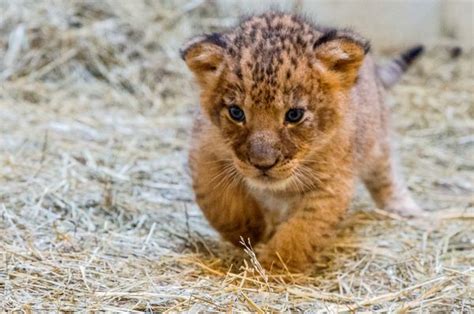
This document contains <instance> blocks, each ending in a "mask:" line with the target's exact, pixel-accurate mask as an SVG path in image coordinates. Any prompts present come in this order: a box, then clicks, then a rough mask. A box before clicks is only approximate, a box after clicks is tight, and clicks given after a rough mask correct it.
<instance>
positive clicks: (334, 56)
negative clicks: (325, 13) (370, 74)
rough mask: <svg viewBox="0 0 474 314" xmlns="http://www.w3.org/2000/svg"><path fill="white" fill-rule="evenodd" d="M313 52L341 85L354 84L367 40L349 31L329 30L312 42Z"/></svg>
mask: <svg viewBox="0 0 474 314" xmlns="http://www.w3.org/2000/svg"><path fill="white" fill-rule="evenodd" d="M313 48H314V53H315V56H316V59H317V60H319V61H320V62H321V63H322V64H323V66H324V67H325V68H326V70H328V71H331V72H333V73H334V74H336V76H337V78H338V80H339V82H340V84H341V86H343V87H345V88H350V87H352V86H353V85H354V83H355V81H356V79H357V73H358V71H359V68H360V66H361V65H362V62H363V61H364V57H365V55H366V54H367V52H369V50H370V45H369V42H368V41H367V40H365V39H363V38H362V37H360V36H358V35H357V34H355V33H352V32H349V31H338V30H330V31H328V32H326V33H325V34H323V35H322V36H321V37H320V38H319V39H318V40H317V41H316V42H315V43H314V46H313Z"/></svg>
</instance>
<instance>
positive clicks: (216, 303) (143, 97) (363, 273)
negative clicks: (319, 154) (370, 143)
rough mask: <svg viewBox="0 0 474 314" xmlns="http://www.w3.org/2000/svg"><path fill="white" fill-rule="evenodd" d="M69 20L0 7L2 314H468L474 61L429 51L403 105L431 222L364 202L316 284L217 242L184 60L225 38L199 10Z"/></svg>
mask: <svg viewBox="0 0 474 314" xmlns="http://www.w3.org/2000/svg"><path fill="white" fill-rule="evenodd" d="M75 3H76V4H73V2H72V1H71V2H69V1H65V0H64V1H41V2H36V1H0V12H2V18H1V19H0V121H1V122H0V260H1V262H0V309H2V310H14V309H23V310H39V309H43V310H47V309H49V310H59V309H61V310H86V309H87V310H98V309H102V310H114V311H115V310H136V311H143V310H150V311H152V310H156V311H163V310H167V309H171V310H203V309H212V310H222V311H226V310H248V311H259V312H260V311H269V310H276V311H281V310H298V309H303V310H304V309H306V310H307V309H312V310H316V309H322V310H327V311H330V312H335V311H344V310H351V309H352V310H361V311H362V310H384V311H386V310H388V311H396V310H402V312H403V311H406V310H421V311H423V312H431V311H435V310H441V311H455V312H466V313H468V312H471V311H472V306H473V304H472V299H473V290H472V287H473V286H474V279H473V277H474V268H473V265H474V227H473V218H474V158H473V157H472V156H474V135H473V134H474V71H473V58H474V54H473V53H472V51H467V52H465V53H464V54H463V55H462V56H461V57H460V58H458V59H456V60H453V59H451V58H450V55H449V53H448V50H447V49H446V48H445V47H436V48H432V49H431V50H430V51H429V52H428V55H427V56H426V57H424V59H422V60H421V62H419V63H418V64H417V65H416V66H415V67H414V68H413V69H412V70H411V71H410V73H409V74H408V75H407V76H406V77H405V79H404V81H403V82H402V83H401V84H400V85H399V86H398V87H397V88H395V89H394V91H393V92H392V101H391V104H392V107H393V108H392V109H393V121H394V125H395V127H396V130H397V131H398V133H399V136H398V140H397V143H398V146H399V150H400V152H401V154H400V155H401V162H402V164H403V165H404V172H405V176H406V177H407V181H408V184H409V186H410V189H411V190H412V191H413V193H414V195H415V197H416V199H417V200H418V202H419V203H420V205H422V206H423V207H424V208H425V209H426V210H427V211H428V212H429V213H430V215H429V218H427V219H423V220H416V219H413V220H406V219H403V218H401V217H398V216H396V215H393V214H390V213H386V212H383V211H379V210H374V209H373V205H372V203H371V202H370V200H369V199H368V198H367V195H366V193H365V191H363V189H360V193H358V196H357V198H356V200H355V201H354V204H353V206H352V209H351V211H350V212H349V214H348V217H347V220H346V221H345V223H344V224H343V226H341V230H340V232H339V236H338V238H337V240H336V242H335V244H334V246H333V247H331V248H329V249H328V250H327V251H326V252H324V253H323V254H322V255H321V260H320V262H319V263H318V264H317V265H315V268H314V270H313V271H312V272H311V274H309V275H304V276H303V275H296V274H295V275H292V274H288V275H285V276H272V275H270V274H264V273H260V272H259V271H258V270H255V261H254V260H253V259H252V258H251V255H248V254H246V253H244V252H242V250H238V249H235V248H232V247H230V246H229V245H227V244H225V243H223V242H221V241H220V240H219V238H218V237H217V235H216V234H215V233H214V232H213V231H212V230H211V229H210V228H209V226H208V225H207V223H206V221H205V220H204V218H203V216H202V215H201V213H200V212H199V210H198V208H197V207H196V205H195V204H194V203H193V200H192V199H193V196H192V191H191V189H190V180H189V176H188V173H187V170H186V150H187V143H188V135H189V127H190V121H191V112H192V111H193V110H194V108H196V90H195V87H194V86H193V85H192V83H191V80H190V76H189V74H188V72H187V71H186V69H185V68H184V64H183V63H182V62H181V61H180V60H179V58H178V53H177V48H178V47H179V45H180V43H182V42H183V41H184V39H185V38H186V37H188V36H189V35H190V34H193V33H198V32H201V31H204V30H212V29H216V28H217V29H218V28H219V27H220V26H221V25H223V24H227V23H228V22H229V21H228V20H226V19H223V18H216V17H215V16H216V12H215V11H214V9H213V8H212V5H207V3H206V2H203V1H191V2H179V1H169V2H167V1H155V2H150V3H148V2H145V1H143V2H141V1H133V2H132V1H101V2H97V1H78V2H75ZM147 3H148V4H147ZM374 44H376V43H374ZM257 269H258V268H257Z"/></svg>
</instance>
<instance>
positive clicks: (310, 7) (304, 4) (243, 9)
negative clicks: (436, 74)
mask: <svg viewBox="0 0 474 314" xmlns="http://www.w3.org/2000/svg"><path fill="white" fill-rule="evenodd" d="M217 3H218V4H219V7H220V9H221V10H222V11H223V13H224V14H227V15H230V16H238V15H242V14H249V13H257V12H262V11H265V10H268V9H269V8H275V9H279V10H284V11H290V12H298V13H303V14H305V15H308V16H310V17H312V19H313V20H314V21H315V22H316V23H319V24H324V25H328V26H337V27H352V28H354V29H355V30H357V31H359V32H360V33H361V34H363V35H364V36H366V37H368V38H370V39H371V40H372V42H373V43H374V46H376V47H377V48H379V49H383V48H394V47H399V46H404V45H409V44H414V43H424V44H427V45H430V44H435V43H440V42H453V43H456V44H458V45H461V46H465V47H472V46H473V44H474V39H473V38H474V18H473V16H474V0H219V1H217Z"/></svg>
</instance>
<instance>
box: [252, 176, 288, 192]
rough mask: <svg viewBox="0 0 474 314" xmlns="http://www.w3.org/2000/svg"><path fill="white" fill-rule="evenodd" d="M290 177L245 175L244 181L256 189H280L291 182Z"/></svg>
mask: <svg viewBox="0 0 474 314" xmlns="http://www.w3.org/2000/svg"><path fill="white" fill-rule="evenodd" d="M291 181H292V180H291V177H287V178H274V177H271V176H266V175H261V176H257V177H253V178H250V177H245V183H246V184H247V186H248V187H250V188H252V189H257V190H270V191H281V190H284V189H286V188H287V187H288V186H289V185H290V184H291Z"/></svg>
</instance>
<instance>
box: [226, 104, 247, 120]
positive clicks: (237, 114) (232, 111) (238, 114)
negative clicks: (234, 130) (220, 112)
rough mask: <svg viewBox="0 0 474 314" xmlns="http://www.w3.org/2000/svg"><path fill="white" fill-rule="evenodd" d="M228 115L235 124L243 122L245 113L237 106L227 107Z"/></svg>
mask: <svg viewBox="0 0 474 314" xmlns="http://www.w3.org/2000/svg"><path fill="white" fill-rule="evenodd" d="M229 115H230V117H231V118H232V119H234V120H235V121H237V122H242V121H244V120H245V113H244V111H243V110H242V109H240V108H239V107H238V106H231V107H229Z"/></svg>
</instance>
